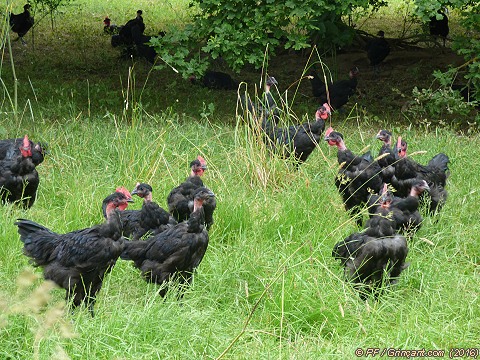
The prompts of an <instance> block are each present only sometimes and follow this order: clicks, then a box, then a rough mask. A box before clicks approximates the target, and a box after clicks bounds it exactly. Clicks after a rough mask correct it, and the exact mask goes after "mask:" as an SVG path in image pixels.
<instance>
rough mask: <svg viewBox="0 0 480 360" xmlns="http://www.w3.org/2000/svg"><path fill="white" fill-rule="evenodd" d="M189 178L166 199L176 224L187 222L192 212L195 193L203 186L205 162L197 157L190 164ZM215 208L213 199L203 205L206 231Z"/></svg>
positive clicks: (215, 204)
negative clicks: (202, 177)
mask: <svg viewBox="0 0 480 360" xmlns="http://www.w3.org/2000/svg"><path fill="white" fill-rule="evenodd" d="M190 169H191V173H190V176H189V177H188V178H187V179H186V180H185V181H184V182H183V183H181V184H180V185H178V186H177V187H175V188H174V189H172V191H170V193H169V194H168V197H167V203H168V211H169V212H170V214H171V215H172V216H173V217H174V218H175V220H177V221H178V222H182V221H185V220H188V218H189V217H190V214H191V213H192V211H193V202H194V201H193V200H194V194H195V191H196V190H197V189H198V188H200V187H202V186H203V181H202V179H201V176H203V173H204V172H205V170H206V169H207V162H206V161H205V159H204V158H202V157H201V156H198V157H197V158H196V159H195V160H193V161H192V162H191V163H190ZM216 206H217V203H216V200H215V197H211V198H209V199H207V200H206V201H205V203H204V204H203V209H204V213H205V214H204V218H205V223H206V225H207V230H209V229H210V226H212V224H213V211H214V210H215V207H216Z"/></svg>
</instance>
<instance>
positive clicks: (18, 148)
mask: <svg viewBox="0 0 480 360" xmlns="http://www.w3.org/2000/svg"><path fill="white" fill-rule="evenodd" d="M44 155H45V150H44V148H43V147H42V145H41V144H40V143H37V144H34V143H33V142H32V141H30V140H29V139H28V136H27V135H25V137H24V138H23V139H7V140H1V141H0V197H1V200H2V201H4V202H5V201H6V202H9V203H19V204H20V205H22V206H24V207H25V208H30V207H32V205H33V204H34V202H35V200H36V197H37V189H38V185H39V183H40V177H39V175H38V172H37V170H36V166H37V165H38V164H40V163H41V162H43V159H44Z"/></svg>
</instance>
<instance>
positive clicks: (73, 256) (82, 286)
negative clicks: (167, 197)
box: [15, 192, 128, 316]
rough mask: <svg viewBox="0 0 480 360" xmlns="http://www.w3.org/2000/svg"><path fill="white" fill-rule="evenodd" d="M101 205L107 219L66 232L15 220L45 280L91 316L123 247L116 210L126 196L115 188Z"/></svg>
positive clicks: (121, 207) (122, 203) (125, 205)
mask: <svg viewBox="0 0 480 360" xmlns="http://www.w3.org/2000/svg"><path fill="white" fill-rule="evenodd" d="M103 205H104V207H105V209H106V214H107V220H106V222H104V223H103V224H100V225H96V226H94V227H91V228H86V229H83V230H77V231H72V232H69V233H66V234H58V233H55V232H53V231H51V230H49V229H47V228H46V227H44V226H42V225H40V224H37V223H35V222H33V221H31V220H25V219H18V221H17V222H15V225H17V226H18V233H19V234H20V240H21V241H22V242H23V244H24V245H23V251H24V254H25V255H26V256H28V257H29V258H31V261H32V262H33V264H34V265H35V266H40V267H42V268H43V274H44V277H45V279H46V280H51V281H53V282H54V283H55V284H57V285H58V286H60V287H61V288H63V289H65V290H66V300H67V302H70V301H72V304H73V307H74V308H76V307H78V306H80V305H82V304H85V305H86V306H87V308H88V310H89V312H90V314H91V315H92V316H94V310H93V307H94V304H95V299H96V296H97V293H98V292H99V291H100V289H101V288H102V283H103V280H104V278H105V275H106V274H108V273H109V272H110V271H111V270H112V268H113V266H114V265H115V263H116V261H117V259H118V257H119V256H120V254H121V253H122V251H123V250H124V239H123V237H122V223H121V220H120V214H119V212H118V210H125V208H126V207H127V205H128V202H127V198H126V196H125V195H124V194H122V193H118V192H116V193H114V194H112V195H110V196H108V197H107V198H105V200H104V201H103ZM116 209H118V210H116Z"/></svg>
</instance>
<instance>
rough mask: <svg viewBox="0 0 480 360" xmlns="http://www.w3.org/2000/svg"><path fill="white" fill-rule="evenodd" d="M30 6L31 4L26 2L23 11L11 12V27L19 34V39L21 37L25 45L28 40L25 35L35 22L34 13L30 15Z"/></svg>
mask: <svg viewBox="0 0 480 360" xmlns="http://www.w3.org/2000/svg"><path fill="white" fill-rule="evenodd" d="M30 8H31V6H30V4H25V5H23V13H20V14H10V27H11V29H12V31H13V32H15V33H17V34H18V39H20V40H21V41H22V44H24V45H25V44H26V42H25V40H24V39H23V37H24V36H25V35H26V34H27V32H28V30H30V29H31V27H32V26H33V24H34V22H35V21H34V19H33V17H32V15H30ZM18 39H16V40H18Z"/></svg>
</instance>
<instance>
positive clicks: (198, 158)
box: [197, 155, 207, 165]
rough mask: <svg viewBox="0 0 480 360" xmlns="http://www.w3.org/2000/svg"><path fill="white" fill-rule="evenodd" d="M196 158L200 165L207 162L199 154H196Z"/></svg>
mask: <svg viewBox="0 0 480 360" xmlns="http://www.w3.org/2000/svg"><path fill="white" fill-rule="evenodd" d="M197 160H198V161H200V164H201V165H206V164H207V162H206V161H205V159H204V158H203V157H201V156H200V155H198V157H197Z"/></svg>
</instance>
